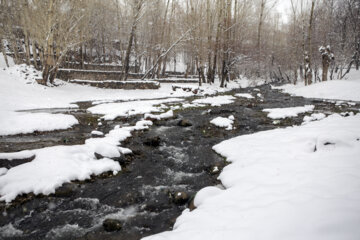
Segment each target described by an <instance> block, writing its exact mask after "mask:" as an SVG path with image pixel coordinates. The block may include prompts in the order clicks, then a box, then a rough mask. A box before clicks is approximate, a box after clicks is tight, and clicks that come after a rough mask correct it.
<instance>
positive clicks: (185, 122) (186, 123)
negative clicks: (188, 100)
mask: <svg viewBox="0 0 360 240" xmlns="http://www.w3.org/2000/svg"><path fill="white" fill-rule="evenodd" d="M192 125H193V124H192V123H191V122H190V121H189V120H187V119H182V120H180V121H179V123H178V126H180V127H191V126H192Z"/></svg>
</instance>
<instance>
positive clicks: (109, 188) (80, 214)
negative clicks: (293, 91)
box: [0, 86, 359, 240]
mask: <svg viewBox="0 0 360 240" xmlns="http://www.w3.org/2000/svg"><path fill="white" fill-rule="evenodd" d="M258 89H259V90H260V93H261V95H262V96H263V97H262V98H258V97H257V98H256V99H251V100H248V99H237V100H236V101H235V102H234V103H232V104H229V105H224V106H221V107H211V108H210V107H208V108H197V109H187V110H182V111H178V112H176V117H175V118H174V119H170V120H167V121H158V122H155V124H154V125H153V126H152V127H151V128H150V129H149V130H148V131H140V132H135V133H134V134H133V137H131V138H129V139H128V140H126V141H125V142H123V143H122V144H121V145H122V146H123V147H127V148H130V149H131V150H133V153H134V154H132V155H127V156H123V157H121V158H119V159H116V160H117V161H120V164H121V165H122V167H123V171H121V172H120V173H119V174H118V175H116V176H112V174H110V173H106V174H103V175H101V176H98V177H94V178H92V179H90V180H88V181H85V182H72V183H68V184H65V185H64V186H63V187H61V188H59V189H58V190H57V191H56V193H55V194H53V195H50V196H33V195H31V194H30V195H26V196H21V197H18V198H17V199H16V200H15V201H14V203H12V204H11V205H5V204H4V203H0V212H1V213H2V214H1V215H0V238H1V239H126V240H132V239H140V238H141V237H144V236H148V235H151V234H155V233H159V232H162V231H166V230H171V229H172V226H173V224H174V222H175V220H176V218H177V217H178V216H179V215H180V214H181V212H182V211H183V210H184V209H185V208H186V207H188V202H190V200H189V201H187V202H177V201H175V200H174V194H175V193H176V192H183V193H186V194H187V195H188V197H189V198H190V199H191V197H193V196H194V195H195V194H196V192H197V191H199V190H200V189H201V188H203V187H206V186H209V185H220V182H219V181H218V180H217V176H218V174H219V173H218V172H213V171H212V169H213V168H214V166H216V167H217V168H219V169H220V170H221V169H222V168H223V167H224V166H225V165H226V164H227V163H226V161H225V159H223V158H221V157H220V156H219V155H217V154H216V153H215V152H214V151H213V150H212V147H213V146H214V145H215V144H217V143H220V142H221V141H223V140H226V139H229V138H232V137H235V136H238V135H243V134H250V133H254V132H258V131H264V130H269V129H274V128H277V127H286V126H292V125H299V124H301V123H302V119H303V117H304V114H300V115H299V116H298V117H296V118H291V119H285V120H283V121H281V122H280V123H278V124H274V123H273V120H271V119H269V118H267V117H266V114H265V113H264V112H262V110H263V109H264V108H278V107H295V106H304V105H306V104H314V105H315V106H316V108H315V112H323V113H326V114H331V113H334V112H346V111H354V112H356V111H357V109H359V105H357V106H350V105H347V104H343V105H335V104H334V103H330V102H324V101H322V100H312V99H304V98H301V97H291V96H289V95H287V94H283V93H281V92H279V91H277V90H271V88H270V87H269V86H262V87H259V88H258ZM237 92H251V93H253V95H256V93H257V92H258V91H257V89H253V88H248V89H239V90H234V91H232V92H231V93H228V94H234V93H237ZM90 105H91V104H90V103H82V104H81V109H80V110H71V111H70V110H66V111H68V112H69V113H70V114H73V115H74V116H75V117H77V118H78V119H79V121H80V124H79V125H77V126H75V127H74V128H73V129H71V130H67V131H57V132H48V133H38V134H29V135H22V136H7V137H0V152H12V151H20V150H24V149H36V148H41V147H47V146H54V145H64V144H70V145H71V144H81V143H83V142H84V140H85V139H87V138H89V137H90V132H91V131H92V130H94V129H95V128H96V127H98V129H99V130H100V131H103V132H108V131H109V130H111V129H112V128H113V127H114V126H115V125H118V124H124V123H129V124H130V125H132V124H135V123H136V121H137V120H139V119H140V117H141V116H136V117H133V118H129V119H117V120H115V121H108V122H103V125H102V126H97V124H98V118H99V116H96V115H95V116H94V115H91V114H89V113H88V112H86V111H85V109H86V108H87V107H89V106H90ZM53 111H59V112H64V110H53ZM229 115H234V117H235V124H234V127H235V129H234V130H232V131H226V130H225V129H220V128H217V127H215V126H214V125H211V124H210V123H209V121H210V120H212V119H213V118H215V117H218V116H222V117H228V116H229ZM182 119H186V120H187V121H189V122H190V123H191V124H192V126H189V127H181V126H178V123H179V121H180V120H182ZM158 137H159V138H160V142H159V143H160V145H159V146H157V143H158V142H157V140H158ZM154 139H156V141H155V144H152V145H153V146H151V143H153V142H154V141H150V140H154ZM149 142H150V145H149ZM28 161H31V159H27V160H23V161H18V162H10V161H6V160H4V159H3V160H0V167H3V166H5V167H8V168H9V167H13V166H15V165H19V164H23V163H25V162H28ZM220 187H221V186H220ZM105 219H117V220H120V222H121V224H122V229H121V230H120V231H115V232H106V231H105V230H104V228H103V226H102V224H103V221H104V220H105ZM10 224H11V225H10ZM11 227H13V228H15V229H17V230H19V231H22V234H20V233H19V234H15V235H12V236H11V235H10V234H9V232H10V230H9V229H10V228H11ZM12 232H14V231H12Z"/></svg>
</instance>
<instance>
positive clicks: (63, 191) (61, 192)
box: [54, 183, 76, 198]
mask: <svg viewBox="0 0 360 240" xmlns="http://www.w3.org/2000/svg"><path fill="white" fill-rule="evenodd" d="M75 187H76V186H75V185H74V184H72V183H67V184H64V185H63V186H61V187H59V188H58V189H56V191H55V194H54V196H55V197H60V198H67V197H71V196H72V195H73V194H74V193H75Z"/></svg>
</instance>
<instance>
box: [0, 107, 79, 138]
mask: <svg viewBox="0 0 360 240" xmlns="http://www.w3.org/2000/svg"><path fill="white" fill-rule="evenodd" d="M78 123H79V122H78V120H77V119H76V118H75V117H74V116H72V115H66V114H50V113H25V112H8V111H0V135H15V134H21V133H23V134H26V133H32V132H35V131H39V132H44V131H53V130H61V129H68V128H71V127H72V126H73V125H75V124H78Z"/></svg>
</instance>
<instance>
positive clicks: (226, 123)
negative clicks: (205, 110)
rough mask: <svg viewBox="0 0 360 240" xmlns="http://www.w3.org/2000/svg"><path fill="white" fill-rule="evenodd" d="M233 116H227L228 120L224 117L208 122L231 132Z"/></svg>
mask: <svg viewBox="0 0 360 240" xmlns="http://www.w3.org/2000/svg"><path fill="white" fill-rule="evenodd" d="M234 120H235V118H234V116H232V115H231V116H229V117H228V118H224V117H217V118H214V119H213V120H211V121H210V123H211V124H214V125H215V126H218V127H221V128H226V130H232V129H233V124H234Z"/></svg>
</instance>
